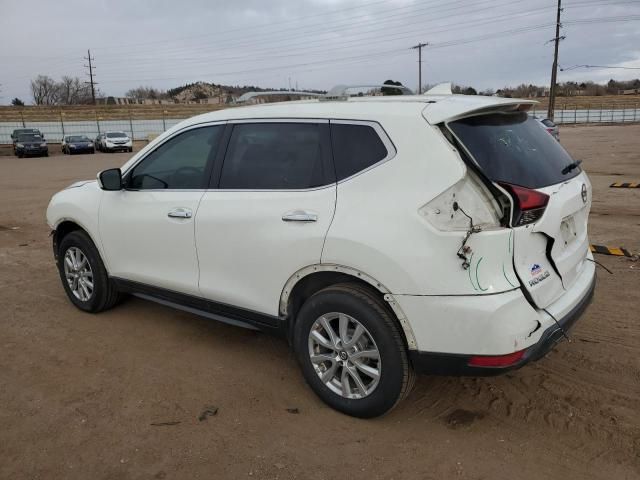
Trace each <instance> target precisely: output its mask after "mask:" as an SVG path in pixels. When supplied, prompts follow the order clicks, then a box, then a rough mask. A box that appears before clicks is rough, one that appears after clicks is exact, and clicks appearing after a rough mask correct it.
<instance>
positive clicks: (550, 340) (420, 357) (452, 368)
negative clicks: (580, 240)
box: [409, 272, 596, 376]
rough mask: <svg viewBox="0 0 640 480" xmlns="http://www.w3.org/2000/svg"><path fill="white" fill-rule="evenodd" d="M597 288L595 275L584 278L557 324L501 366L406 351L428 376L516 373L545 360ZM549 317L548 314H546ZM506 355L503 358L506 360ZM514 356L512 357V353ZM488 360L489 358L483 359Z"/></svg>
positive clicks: (464, 356)
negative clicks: (577, 296)
mask: <svg viewBox="0 0 640 480" xmlns="http://www.w3.org/2000/svg"><path fill="white" fill-rule="evenodd" d="M595 286H596V275H595V272H594V273H593V274H592V275H591V278H589V279H587V285H586V289H584V290H583V291H582V292H581V294H582V295H581V298H579V300H578V301H577V302H576V303H575V304H574V305H573V306H572V307H571V308H570V309H569V310H568V311H565V313H564V314H563V315H562V316H561V317H557V316H556V318H555V319H556V320H557V323H556V322H555V321H553V324H552V325H551V326H548V327H547V328H546V329H545V330H544V331H543V332H542V334H541V335H540V338H539V339H538V340H537V342H535V343H534V344H532V345H530V346H528V347H527V348H525V349H523V350H520V351H518V352H515V353H520V352H521V355H518V356H517V360H515V361H514V362H513V363H511V364H508V365H504V366H499V367H495V366H475V365H473V364H471V365H470V363H473V359H477V358H478V357H483V356H482V355H468V354H447V353H433V352H424V351H419V350H413V351H409V358H410V360H411V363H412V364H413V368H414V369H415V370H416V372H418V373H422V374H429V375H452V376H492V375H499V374H501V373H504V372H508V371H510V370H515V369H517V368H520V367H522V366H524V365H526V364H527V363H529V362H533V361H536V360H539V359H541V358H542V357H544V356H545V355H546V354H547V353H548V352H549V351H551V350H552V349H553V348H554V347H555V345H556V344H557V343H558V342H560V341H561V340H562V339H563V338H565V333H567V332H568V331H569V330H570V329H571V328H572V327H573V325H574V324H575V323H576V322H577V321H578V319H579V318H580V317H581V316H582V314H583V313H584V312H585V310H586V309H587V307H588V306H589V304H590V303H591V301H592V300H593V295H594V292H595ZM547 315H548V313H547ZM508 355H509V354H507V355H504V356H503V357H508ZM511 355H513V354H511ZM486 357H487V358H489V357H490V356H488V355H487V356H486Z"/></svg>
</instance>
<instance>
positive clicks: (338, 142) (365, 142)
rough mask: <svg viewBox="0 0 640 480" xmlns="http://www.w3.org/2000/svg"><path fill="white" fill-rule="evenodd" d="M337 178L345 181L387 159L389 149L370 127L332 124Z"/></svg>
mask: <svg viewBox="0 0 640 480" xmlns="http://www.w3.org/2000/svg"><path fill="white" fill-rule="evenodd" d="M331 142H332V144H333V161H334V163H335V166H336V177H337V179H338V180H343V179H345V178H347V177H350V176H352V175H355V174H356V173H358V172H361V171H362V170H365V169H367V168H369V167H370V166H372V165H374V164H376V163H378V162H379V161H381V160H383V159H384V158H386V157H387V155H388V153H389V152H388V151H387V148H386V147H385V146H384V143H382V140H381V139H380V136H379V135H378V133H377V132H376V130H375V129H374V128H373V127H371V126H370V125H355V124H344V123H332V124H331Z"/></svg>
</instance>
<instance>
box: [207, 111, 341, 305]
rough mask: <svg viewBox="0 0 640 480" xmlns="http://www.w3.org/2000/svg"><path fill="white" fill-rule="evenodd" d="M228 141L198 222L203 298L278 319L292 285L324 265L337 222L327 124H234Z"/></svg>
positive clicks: (299, 121)
mask: <svg viewBox="0 0 640 480" xmlns="http://www.w3.org/2000/svg"><path fill="white" fill-rule="evenodd" d="M230 125H231V124H230ZM227 135H228V146H227V149H226V154H225V156H224V162H223V164H222V165H220V166H219V167H220V168H216V171H215V172H214V175H213V180H212V185H211V188H210V189H209V190H207V192H206V193H205V194H204V197H203V198H202V202H201V204H200V208H199V210H198V215H197V217H196V245H197V253H198V260H199V265H200V294H201V295H202V296H204V297H206V298H208V299H210V300H213V301H215V302H218V303H223V304H230V305H233V306H235V307H241V308H244V309H247V310H252V311H255V312H259V313H263V314H268V315H272V316H277V315H278V303H279V300H280V294H281V293H282V288H283V287H284V285H285V283H286V282H287V280H288V279H289V278H290V277H291V276H292V275H293V274H294V273H295V272H296V271H298V270H299V269H301V268H303V267H306V266H309V265H313V264H316V263H319V262H320V258H321V254H322V247H323V244H324V239H325V236H326V234H327V231H328V229H329V225H330V224H331V221H332V219H333V212H334V209H335V203H336V184H335V173H334V170H333V165H332V162H331V149H330V139H329V126H328V122H327V121H326V120H290V121H287V120H278V121H269V120H266V121H265V120H259V121H249V122H236V123H235V124H233V127H232V129H231V131H230V133H229V132H228V133H227Z"/></svg>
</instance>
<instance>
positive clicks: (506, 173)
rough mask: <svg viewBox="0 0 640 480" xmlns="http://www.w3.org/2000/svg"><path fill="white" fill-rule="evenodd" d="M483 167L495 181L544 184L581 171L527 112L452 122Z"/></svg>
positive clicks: (452, 125)
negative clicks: (570, 165)
mask: <svg viewBox="0 0 640 480" xmlns="http://www.w3.org/2000/svg"><path fill="white" fill-rule="evenodd" d="M449 128H450V129H451V130H452V131H453V132H454V133H455V134H456V136H457V137H458V138H459V139H460V141H461V142H462V143H463V144H464V146H465V147H467V149H468V150H469V152H471V155H473V157H474V158H475V159H476V161H477V162H478V164H479V166H480V168H481V169H482V171H483V172H484V173H485V175H487V177H488V178H489V179H490V180H492V181H494V182H507V183H511V184H514V185H521V186H523V187H526V188H542V187H547V186H549V185H554V184H556V183H560V182H563V181H565V180H568V179H570V178H573V177H575V176H576V175H578V174H579V173H580V169H579V168H574V169H569V170H568V171H567V170H565V171H566V173H563V170H564V169H565V167H566V166H567V165H569V164H571V163H573V159H572V158H571V156H570V155H569V154H568V153H567V151H566V150H565V149H564V148H562V146H561V145H560V143H559V142H558V141H556V140H555V139H554V138H553V137H552V136H551V135H549V134H548V133H547V132H546V131H545V130H544V129H543V128H540V125H539V124H538V123H537V120H535V119H533V118H531V117H529V116H528V115H527V114H526V113H525V112H517V113H495V114H490V115H480V116H476V117H470V118H463V119H461V120H457V121H455V122H451V123H449Z"/></svg>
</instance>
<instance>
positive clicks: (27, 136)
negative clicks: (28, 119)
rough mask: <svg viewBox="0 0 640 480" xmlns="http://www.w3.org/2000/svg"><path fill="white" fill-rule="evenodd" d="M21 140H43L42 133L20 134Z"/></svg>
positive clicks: (19, 138)
mask: <svg viewBox="0 0 640 480" xmlns="http://www.w3.org/2000/svg"><path fill="white" fill-rule="evenodd" d="M18 141H19V142H42V137H41V136H40V135H34V134H32V133H27V134H22V135H18Z"/></svg>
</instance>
